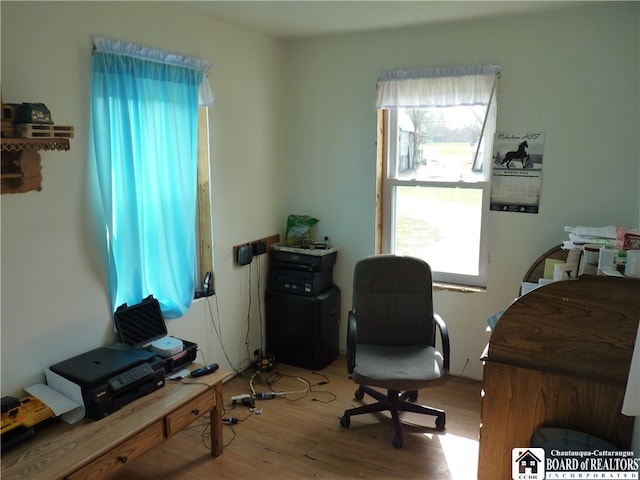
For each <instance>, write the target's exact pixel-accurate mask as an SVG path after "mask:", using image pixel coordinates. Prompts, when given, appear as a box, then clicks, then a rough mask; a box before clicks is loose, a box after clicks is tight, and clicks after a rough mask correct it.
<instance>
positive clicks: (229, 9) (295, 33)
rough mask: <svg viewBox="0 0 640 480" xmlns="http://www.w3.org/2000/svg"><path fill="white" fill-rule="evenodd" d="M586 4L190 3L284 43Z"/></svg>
mask: <svg viewBox="0 0 640 480" xmlns="http://www.w3.org/2000/svg"><path fill="white" fill-rule="evenodd" d="M584 3H594V2H589V1H587V2H583V1H577V0H573V1H558V0H555V1H506V0H503V1H484V0H475V1H462V0H448V1H429V0H412V1H402V0H373V1H364V0H342V1H316V0H288V1H287V0H285V1H282V0H280V1H275V0H274V1H272V0H261V1H249V0H235V1H185V2H182V4H183V5H184V6H189V7H191V8H194V9H197V10H198V11H199V12H201V13H206V14H210V15H211V16H213V17H215V18H217V19H220V20H225V21H227V22H230V23H234V24H237V25H241V26H244V27H247V28H250V29H252V30H257V31H260V32H263V33H266V34H269V35H273V36H276V37H281V38H297V37H305V36H315V35H327V34H335V33H346V32H357V31H364V30H373V29H382V28H397V27H403V26H417V25H426V24H434V23H443V22H451V21H459V20H470V19H479V18H487V17H496V16H503V15H514V14H525V13H533V12H541V11H549V10H553V9H560V8H567V7H569V6H578V5H581V4H584Z"/></svg>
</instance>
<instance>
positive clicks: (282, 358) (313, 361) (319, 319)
mask: <svg viewBox="0 0 640 480" xmlns="http://www.w3.org/2000/svg"><path fill="white" fill-rule="evenodd" d="M265 305H266V341H267V352H268V353H269V354H272V355H274V356H275V360H276V361H277V362H281V363H286V364H289V365H294V366H297V367H302V368H308V369H310V370H321V369H323V368H324V367H326V366H327V365H329V364H330V363H331V362H333V361H334V360H335V359H336V357H337V356H338V338H339V326H340V289H338V287H336V286H332V287H331V288H329V289H328V290H326V291H324V292H322V293H320V294H318V295H314V296H307V295H298V294H295V293H287V292H279V291H274V290H268V291H267V294H266V297H265Z"/></svg>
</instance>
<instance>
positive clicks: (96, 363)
mask: <svg viewBox="0 0 640 480" xmlns="http://www.w3.org/2000/svg"><path fill="white" fill-rule="evenodd" d="M45 374H46V376H47V382H48V383H49V384H57V385H60V384H61V383H70V384H73V385H70V387H72V388H74V389H76V390H77V389H78V388H79V389H80V392H81V394H82V401H83V403H84V407H85V415H86V416H87V417H89V418H91V419H94V420H99V419H101V418H103V417H106V416H107V415H109V414H111V413H113V412H115V411H117V410H119V409H120V408H122V407H123V406H124V405H127V404H128V403H131V402H133V401H134V400H136V399H138V398H140V397H142V396H144V395H147V394H149V393H151V392H153V391H155V390H158V389H159V388H161V387H163V386H164V384H165V363H164V359H163V358H161V357H160V356H158V355H156V354H155V353H154V352H152V351H149V350H146V349H144V348H138V347H133V346H130V345H124V344H116V345H111V346H105V347H99V348H96V349H94V350H91V351H89V352H86V353H83V354H81V355H78V356H75V357H72V358H69V359H68V360H65V361H63V362H60V363H56V364H55V365H52V366H50V367H49V369H48V370H47V371H45Z"/></svg>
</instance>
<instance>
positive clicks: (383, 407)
mask: <svg viewBox="0 0 640 480" xmlns="http://www.w3.org/2000/svg"><path fill="white" fill-rule="evenodd" d="M365 394H367V395H369V396H370V397H372V398H374V399H376V400H377V403H372V404H370V405H363V406H361V407H356V408H351V409H349V410H345V412H344V414H343V416H342V417H340V425H341V426H342V427H344V428H349V424H350V423H351V416H353V415H360V414H363V413H376V412H384V411H389V412H390V413H391V420H392V422H393V428H394V430H395V436H394V437H393V446H394V447H396V448H402V446H403V444H404V441H403V439H402V428H401V426H400V415H399V412H413V413H421V414H425V415H433V416H435V417H436V429H437V430H439V431H442V430H444V428H445V423H446V414H445V412H444V411H443V410H439V409H437V408H432V407H427V406H424V405H416V404H415V403H410V402H415V401H416V400H417V399H418V392H417V391H415V390H412V391H407V392H400V391H398V390H388V392H387V394H386V395H385V394H384V393H382V392H379V391H377V390H374V389H373V388H371V387H367V386H364V385H360V386H359V387H358V389H357V390H356V392H355V398H356V400H362V399H363V398H364V395H365ZM407 400H408V401H407Z"/></svg>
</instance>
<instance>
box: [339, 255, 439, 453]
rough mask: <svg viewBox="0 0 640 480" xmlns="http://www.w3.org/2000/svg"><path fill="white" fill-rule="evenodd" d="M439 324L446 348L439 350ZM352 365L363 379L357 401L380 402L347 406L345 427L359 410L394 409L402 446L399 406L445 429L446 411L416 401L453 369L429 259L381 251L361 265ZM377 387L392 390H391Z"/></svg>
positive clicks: (352, 320) (351, 327)
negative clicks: (436, 307)
mask: <svg viewBox="0 0 640 480" xmlns="http://www.w3.org/2000/svg"><path fill="white" fill-rule="evenodd" d="M436 327H437V328H436ZM436 329H438V330H439V331H440V338H441V346H442V352H440V351H438V350H437V349H436ZM347 369H348V371H349V373H350V374H351V378H352V379H353V381H354V382H356V383H357V384H359V387H358V389H357V390H356V392H355V398H356V400H362V399H363V398H364V395H365V394H367V395H369V396H371V397H373V398H374V399H376V400H378V402H377V403H373V404H369V405H363V406H361V407H357V408H352V409H350V410H346V411H345V412H344V415H343V416H342V417H340V425H342V426H343V427H344V428H348V427H349V424H350V421H351V416H353V415H360V414H362V413H373V412H382V411H387V410H388V411H389V412H391V417H392V420H393V426H394V428H395V437H394V438H393V446H394V447H396V448H401V447H402V446H403V439H402V430H401V427H400V418H399V413H398V412H399V411H408V412H415V413H423V414H427V415H434V416H435V417H436V428H437V429H438V430H443V429H444V427H445V421H446V417H445V412H444V411H442V410H438V409H435V408H431V407H426V406H423V405H417V404H414V403H410V402H415V401H416V400H417V398H418V390H419V389H421V388H425V387H428V386H430V385H434V384H435V383H436V382H438V381H440V380H443V379H444V378H445V377H446V375H447V373H448V371H449V334H448V331H447V327H446V324H445V323H444V321H443V320H442V319H441V318H440V316H439V315H437V314H436V313H434V312H433V295H432V279H431V268H430V267H429V265H428V264H427V263H426V262H424V261H422V260H420V259H417V258H413V257H402V256H395V255H377V256H372V257H368V258H365V259H363V260H360V261H359V262H358V263H357V264H356V266H355V269H354V278H353V307H352V310H351V311H350V312H349V324H348V337H347ZM371 387H379V388H383V389H387V393H386V394H384V393H382V392H379V391H377V390H375V389H373V388H371Z"/></svg>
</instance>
